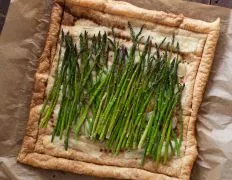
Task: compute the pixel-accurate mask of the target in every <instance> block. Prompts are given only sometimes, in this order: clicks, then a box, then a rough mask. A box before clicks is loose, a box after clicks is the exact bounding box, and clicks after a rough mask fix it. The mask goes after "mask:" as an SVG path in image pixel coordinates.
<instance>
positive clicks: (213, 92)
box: [0, 0, 232, 180]
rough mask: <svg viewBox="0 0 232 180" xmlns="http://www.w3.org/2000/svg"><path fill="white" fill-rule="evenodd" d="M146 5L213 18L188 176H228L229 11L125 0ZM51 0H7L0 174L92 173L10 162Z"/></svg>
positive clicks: (231, 96)
mask: <svg viewBox="0 0 232 180" xmlns="http://www.w3.org/2000/svg"><path fill="white" fill-rule="evenodd" d="M126 1H128V2H130V3H132V4H135V5H137V6H140V7H144V8H147V9H155V10H163V11H166V12H173V13H177V14H180V13H183V14H184V15H185V16H188V17H192V18H197V19H202V20H206V21H214V20H215V19H216V18H217V17H220V18H221V35H220V39H219V43H218V46H217V51H216V57H215V59H214V64H213V69H212V73H211V75H210V79H209V82H208V86H207V90H206V92H205V96H204V99H203V103H202V105H201V108H200V113H199V116H198V123H197V140H198V151H199V158H198V160H197V162H196V163H195V167H194V170H193V173H192V179H193V180H209V179H212V180H230V179H231V178H232V11H231V10H229V9H226V8H220V7H214V6H207V5H202V4H197V3H189V2H184V1H178V0H143V1H136V0H126ZM50 9H51V0H43V1H41V0H30V1H28V0H12V1H11V5H10V7H9V12H8V15H7V18H6V22H5V26H4V28H3V32H2V35H1V37H0V180H8V179H19V180H34V179H36V180H47V179H48V180H50V179H59V180H63V179H68V180H72V179H86V180H93V179H98V178H94V177H87V176H80V175H76V174H71V173H64V172H57V171H52V170H43V169H36V168H33V167H29V166H26V165H22V164H19V163H16V156H17V154H18V152H19V150H20V147H21V144H22V138H23V134H24V130H25V127H26V123H27V120H28V112H29V104H30V98H31V91H32V87H33V81H34V78H33V77H34V73H35V69H36V67H37V62H38V57H39V55H40V54H41V51H42V49H43V46H44V43H45V38H46V32H47V30H48V22H49V16H50Z"/></svg>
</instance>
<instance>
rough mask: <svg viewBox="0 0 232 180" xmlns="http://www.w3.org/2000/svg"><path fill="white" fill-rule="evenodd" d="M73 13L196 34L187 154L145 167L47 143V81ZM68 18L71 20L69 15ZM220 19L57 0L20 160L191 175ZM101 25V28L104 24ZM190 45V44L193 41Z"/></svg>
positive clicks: (135, 174) (125, 174) (123, 172)
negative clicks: (43, 111)
mask: <svg viewBox="0 0 232 180" xmlns="http://www.w3.org/2000/svg"><path fill="white" fill-rule="evenodd" d="M67 9H68V11H69V13H71V14H72V15H73V16H74V17H82V16H85V17H88V18H90V19H92V20H94V21H97V22H98V23H99V24H101V25H102V24H103V25H104V26H111V25H113V26H116V27H120V28H122V29H123V28H124V27H125V26H126V25H125V24H126V22H127V21H131V22H133V24H135V25H138V26H140V25H142V24H145V27H146V28H148V29H154V30H155V31H159V33H164V34H171V33H173V32H175V33H177V34H179V35H180V36H182V37H192V38H196V39H197V40H198V41H197V42H198V44H197V46H196V48H195V50H194V51H191V52H183V56H184V57H185V58H187V59H192V60H191V61H190V63H189V64H190V65H189V66H190V67H191V68H190V69H191V71H190V74H189V76H188V82H189V83H188V87H187V88H186V92H185V93H186V95H185V96H186V101H185V104H184V131H183V133H184V134H183V145H182V148H181V157H180V158H177V159H173V160H171V161H170V162H168V163H167V164H166V165H159V166H157V165H155V164H154V163H153V162H152V161H149V160H147V161H146V162H145V165H144V167H143V168H142V167H140V166H139V160H138V159H129V160H128V159H123V158H121V159H120V158H118V159H117V158H115V157H114V158H112V157H110V156H108V155H107V154H103V155H102V156H100V157H92V156H89V155H88V154H85V153H84V152H80V151H76V150H74V149H69V150H68V151H65V150H64V149H63V148H62V147H56V146H55V145H54V146H53V145H50V146H49V147H48V146H45V145H44V141H43V140H44V138H45V137H46V136H47V135H48V134H49V131H50V130H49V129H48V130H45V129H39V127H38V122H39V107H40V106H41V104H42V103H43V101H44V97H45V90H46V84H47V80H48V77H49V74H50V71H51V68H52V66H53V61H54V59H55V56H56V51H57V47H58V44H59V32H60V29H61V24H62V19H63V25H65V24H69V23H70V21H71V22H72V18H71V17H68V18H67V17H65V16H66V15H65V12H66V11H67ZM64 17H65V18H64ZM219 21H220V20H219V19H217V20H216V21H215V22H213V23H208V22H204V21H200V20H194V19H191V18H187V17H184V16H183V15H174V14H168V13H165V12H161V11H152V10H145V9H142V8H138V7H135V6H133V5H131V4H128V3H125V2H119V1H111V0H97V1H96V0H66V1H65V2H63V1H61V0H59V1H55V2H54V6H53V9H52V13H51V21H50V28H49V32H48V35H47V40H46V45H45V48H44V51H43V53H42V55H41V57H40V59H39V66H38V69H37V72H36V74H35V85H34V90H33V96H32V100H31V106H30V114H29V121H28V124H27V128H26V131H25V136H24V140H23V146H22V149H21V152H20V153H19V155H18V159H17V160H18V161H19V162H21V163H24V164H29V165H32V166H34V167H40V168H44V169H54V170H62V171H67V172H73V173H78V174H85V175H91V176H99V177H109V178H118V179H164V180H166V179H167V180H169V179H172V180H174V179H184V180H185V179H189V178H190V174H191V169H192V166H193V163H194V161H195V159H196V157H197V142H196V137H195V123H196V119H197V113H198V109H199V107H200V104H201V101H202V98H203V93H204V90H205V87H206V83H207V81H208V77H209V73H210V69H211V65H212V62H213V58H214V52H215V47H216V43H217V40H218V36H219ZM101 25H99V26H101ZM187 46H188V43H187Z"/></svg>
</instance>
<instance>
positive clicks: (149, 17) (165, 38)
mask: <svg viewBox="0 0 232 180" xmlns="http://www.w3.org/2000/svg"><path fill="white" fill-rule="evenodd" d="M219 21H220V20H219V19H217V20H216V21H215V22H212V23H209V22H204V21H201V20H195V19H191V18H187V17H184V16H183V15H175V14H170V13H165V12H161V11H153V10H146V9H142V8H139V7H135V6H133V5H131V4H129V3H125V2H120V1H111V0H97V1H96V0H65V1H62V0H57V1H55V2H54V5H53V8H52V13H51V21H50V28H49V31H48V35H47V40H46V44H45V48H44V50H43V53H42V55H41V57H40V59H39V65H38V69H37V72H36V74H35V85H34V90H33V92H32V94H33V95H32V100H31V106H30V114H29V120H28V124H27V128H26V131H25V136H24V141H23V146H22V149H21V152H20V153H19V155H18V161H19V162H21V163H24V164H28V165H31V166H34V167H40V168H44V169H55V170H61V171H67V172H72V173H78V174H85V175H91V176H99V177H108V178H118V179H189V178H190V175H191V169H192V166H193V163H194V161H195V159H196V157H197V142H196V136H195V123H196V119H197V113H198V109H199V107H200V104H201V101H202V98H203V93H204V90H205V87H206V83H207V81H208V77H209V73H210V69H211V66H212V62H213V57H214V52H215V47H216V43H217V40H218V36H219Z"/></svg>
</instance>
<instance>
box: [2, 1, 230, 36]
mask: <svg viewBox="0 0 232 180" xmlns="http://www.w3.org/2000/svg"><path fill="white" fill-rule="evenodd" d="M170 1H171V0H170ZM185 1H192V2H199V3H204V4H211V5H217V6H224V7H228V8H232V0H185ZM9 4H10V0H0V33H1V32H2V28H3V25H4V22H5V17H6V15H7V10H8V7H9Z"/></svg>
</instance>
